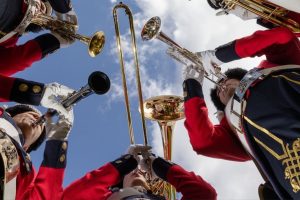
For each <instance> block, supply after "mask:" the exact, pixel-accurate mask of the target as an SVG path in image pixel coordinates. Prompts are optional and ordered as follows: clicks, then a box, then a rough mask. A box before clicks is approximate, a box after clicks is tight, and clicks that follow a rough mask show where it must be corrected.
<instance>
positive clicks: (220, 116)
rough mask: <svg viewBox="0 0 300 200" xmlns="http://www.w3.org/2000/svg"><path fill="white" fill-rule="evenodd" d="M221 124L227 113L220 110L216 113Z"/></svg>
mask: <svg viewBox="0 0 300 200" xmlns="http://www.w3.org/2000/svg"><path fill="white" fill-rule="evenodd" d="M214 114H215V116H216V118H217V119H218V121H219V122H221V121H222V119H223V118H224V117H225V113H224V112H223V111H220V110H218V111H217V112H215V113H214Z"/></svg>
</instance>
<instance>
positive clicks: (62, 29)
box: [23, 0, 105, 57]
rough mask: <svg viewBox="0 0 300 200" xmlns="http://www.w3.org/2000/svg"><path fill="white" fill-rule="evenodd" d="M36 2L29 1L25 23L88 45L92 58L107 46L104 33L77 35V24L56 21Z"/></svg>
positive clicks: (33, 0)
mask: <svg viewBox="0 0 300 200" xmlns="http://www.w3.org/2000/svg"><path fill="white" fill-rule="evenodd" d="M39 9H40V6H38V4H37V2H36V1H35V0H28V8H27V12H26V14H25V17H24V19H23V21H28V22H30V23H33V24H36V25H39V26H41V27H42V28H45V29H48V30H51V31H53V32H56V33H58V34H60V35H61V36H62V37H65V38H70V39H77V40H79V41H81V42H83V43H84V44H86V45H88V53H89V55H90V56H91V57H95V56H96V55H98V54H99V53H100V52H101V51H102V49H103V47H104V44H105V35H104V33H103V32H102V31H98V32H96V33H95V34H94V35H93V36H91V37H88V36H84V35H80V34H77V33H75V30H76V29H77V25H76V24H72V23H70V22H67V21H63V20H59V19H55V18H53V17H52V16H49V15H47V14H44V13H43V12H42V11H41V10H39ZM27 25H28V24H27Z"/></svg>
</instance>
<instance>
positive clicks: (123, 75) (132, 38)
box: [113, 3, 148, 146]
mask: <svg viewBox="0 0 300 200" xmlns="http://www.w3.org/2000/svg"><path fill="white" fill-rule="evenodd" d="M117 9H124V10H125V13H126V14H127V16H128V20H129V26H130V33H131V47H132V51H133V57H134V63H135V75H136V84H137V89H138V95H139V105H140V110H141V120H142V126H143V136H144V145H145V146H147V145H148V139H147V138H148V137H147V129H146V123H145V117H144V108H143V94H142V86H141V80H140V70H139V62H138V55H137V48H136V41H135V31H134V26H133V17H132V13H131V10H130V8H129V7H128V6H127V5H125V4H123V3H119V4H117V5H116V6H115V7H114V8H113V17H114V23H115V31H116V40H117V47H118V50H119V61H120V67H121V73H122V81H123V91H124V97H125V105H126V112H127V120H128V128H129V137H130V144H135V142H134V133H133V128H132V119H131V113H130V105H129V99H128V90H127V84H126V75H125V68H124V59H123V51H122V45H121V37H120V35H121V34H120V30H119V21H118V15H117Z"/></svg>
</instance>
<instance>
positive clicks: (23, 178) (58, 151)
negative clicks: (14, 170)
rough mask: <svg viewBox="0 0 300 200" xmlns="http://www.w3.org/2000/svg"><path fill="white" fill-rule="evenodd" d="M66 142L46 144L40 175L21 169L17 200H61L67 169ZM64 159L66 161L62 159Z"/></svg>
mask: <svg viewBox="0 0 300 200" xmlns="http://www.w3.org/2000/svg"><path fill="white" fill-rule="evenodd" d="M64 143H66V142H63V141H56V140H50V141H48V142H46V147H45V152H44V160H43V162H42V165H41V167H40V168H39V171H38V173H36V172H35V170H34V168H32V171H31V172H30V173H28V172H26V170H24V168H21V170H20V172H19V173H18V176H17V193H16V200H60V199H61V198H62V193H63V187H62V184H63V179H64V171H65V167H66V151H67V149H66V148H65V147H66V145H65V144H64ZM62 158H64V159H62Z"/></svg>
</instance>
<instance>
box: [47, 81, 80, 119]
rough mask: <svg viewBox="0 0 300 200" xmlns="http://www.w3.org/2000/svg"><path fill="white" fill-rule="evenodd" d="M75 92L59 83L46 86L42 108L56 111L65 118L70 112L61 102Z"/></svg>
mask: <svg viewBox="0 0 300 200" xmlns="http://www.w3.org/2000/svg"><path fill="white" fill-rule="evenodd" d="M73 92H74V90H73V89H70V88H68V87H67V86H64V85H60V84H59V83H50V84H47V85H46V86H45V90H44V94H43V97H42V100H41V106H43V107H45V108H51V109H54V110H56V111H57V112H58V113H59V114H62V115H64V116H68V115H69V111H68V110H67V109H66V108H65V107H64V106H63V105H62V104H61V101H62V100H63V99H65V98H66V97H68V96H69V95H70V94H72V93H73Z"/></svg>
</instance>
